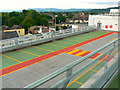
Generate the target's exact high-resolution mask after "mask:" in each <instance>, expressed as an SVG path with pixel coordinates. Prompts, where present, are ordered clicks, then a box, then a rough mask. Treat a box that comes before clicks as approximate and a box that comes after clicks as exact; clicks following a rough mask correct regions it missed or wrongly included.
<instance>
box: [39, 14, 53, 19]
mask: <svg viewBox="0 0 120 90" xmlns="http://www.w3.org/2000/svg"><path fill="white" fill-rule="evenodd" d="M40 17H41V18H47V19H52V17H51V16H48V15H45V14H42V15H41V16H40Z"/></svg>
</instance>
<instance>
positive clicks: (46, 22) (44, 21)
mask: <svg viewBox="0 0 120 90" xmlns="http://www.w3.org/2000/svg"><path fill="white" fill-rule="evenodd" d="M40 24H41V25H45V26H48V25H49V23H48V19H47V18H42V19H41V22H40Z"/></svg>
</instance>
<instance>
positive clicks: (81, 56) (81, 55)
mask: <svg viewBox="0 0 120 90" xmlns="http://www.w3.org/2000/svg"><path fill="white" fill-rule="evenodd" d="M90 53H91V52H86V53H84V54H82V55H80V56H81V57H84V56H86V55H88V54H90Z"/></svg>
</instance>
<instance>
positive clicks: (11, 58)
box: [1, 54, 21, 63]
mask: <svg viewBox="0 0 120 90" xmlns="http://www.w3.org/2000/svg"><path fill="white" fill-rule="evenodd" d="M1 55H2V56H4V57H7V58H9V59H12V60H14V61H16V62H19V63H21V61H19V60H16V59H14V58H11V57H9V56H7V55H4V54H1Z"/></svg>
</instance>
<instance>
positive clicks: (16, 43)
mask: <svg viewBox="0 0 120 90" xmlns="http://www.w3.org/2000/svg"><path fill="white" fill-rule="evenodd" d="M87 28H88V29H87V30H78V29H74V28H73V29H66V30H60V31H55V32H47V33H43V34H36V35H29V36H24V37H19V38H12V39H6V40H0V51H1V52H5V51H9V50H14V49H19V48H22V47H26V46H30V45H35V44H40V43H44V42H48V41H53V40H56V39H60V38H65V37H68V36H72V35H78V34H81V33H86V32H90V31H94V30H96V28H94V27H87Z"/></svg>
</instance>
